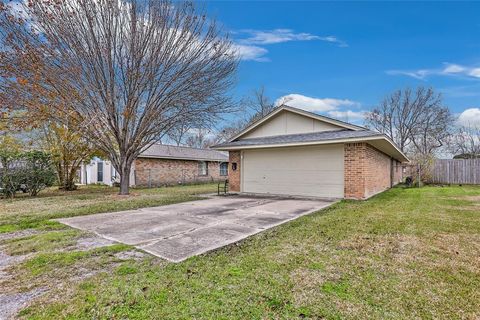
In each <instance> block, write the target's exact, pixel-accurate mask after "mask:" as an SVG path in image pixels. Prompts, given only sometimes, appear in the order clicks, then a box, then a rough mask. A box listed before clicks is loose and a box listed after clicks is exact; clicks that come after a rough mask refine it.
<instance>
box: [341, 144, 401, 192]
mask: <svg viewBox="0 0 480 320" xmlns="http://www.w3.org/2000/svg"><path fill="white" fill-rule="evenodd" d="M344 161H345V169H344V170H345V172H344V176H345V178H344V180H345V181H344V183H345V195H344V196H345V198H347V199H366V198H368V197H371V196H373V195H374V194H376V193H379V192H382V191H384V190H386V189H388V188H390V186H391V185H392V176H391V175H392V172H391V170H390V168H391V165H392V160H391V158H390V157H389V156H387V155H386V154H384V153H383V152H381V151H379V150H377V149H375V148H374V147H372V146H370V145H369V144H367V143H346V144H345V159H344ZM394 163H395V161H394ZM393 175H394V177H393V182H394V183H393V184H396V183H398V182H399V181H400V180H401V167H399V169H398V172H395V166H394V172H393Z"/></svg>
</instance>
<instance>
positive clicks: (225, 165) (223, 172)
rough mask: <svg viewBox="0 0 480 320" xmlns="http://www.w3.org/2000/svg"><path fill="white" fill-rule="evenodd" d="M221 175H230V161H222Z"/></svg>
mask: <svg viewBox="0 0 480 320" xmlns="http://www.w3.org/2000/svg"><path fill="white" fill-rule="evenodd" d="M220 175H221V176H228V162H222V163H220Z"/></svg>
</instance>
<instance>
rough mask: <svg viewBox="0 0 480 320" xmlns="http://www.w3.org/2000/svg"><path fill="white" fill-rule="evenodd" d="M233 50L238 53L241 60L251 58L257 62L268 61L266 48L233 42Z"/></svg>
mask: <svg viewBox="0 0 480 320" xmlns="http://www.w3.org/2000/svg"><path fill="white" fill-rule="evenodd" d="M233 50H235V52H236V53H237V54H238V56H239V57H240V59H241V60H252V61H257V62H266V61H270V60H269V59H268V58H267V57H265V55H266V54H267V53H268V50H267V49H265V48H262V47H258V46H251V45H243V44H234V45H233Z"/></svg>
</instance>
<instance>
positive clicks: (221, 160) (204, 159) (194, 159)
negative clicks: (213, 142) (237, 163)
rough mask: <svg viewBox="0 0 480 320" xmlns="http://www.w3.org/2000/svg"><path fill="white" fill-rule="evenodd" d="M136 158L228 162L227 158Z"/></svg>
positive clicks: (148, 156)
mask: <svg viewBox="0 0 480 320" xmlns="http://www.w3.org/2000/svg"><path fill="white" fill-rule="evenodd" d="M137 158H149V159H166V160H189V161H217V162H225V161H228V157H227V158H225V159H212V158H200V157H198V158H189V157H167V156H150V155H139V156H138V157H137Z"/></svg>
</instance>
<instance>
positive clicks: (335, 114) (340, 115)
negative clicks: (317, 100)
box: [327, 110, 366, 122]
mask: <svg viewBox="0 0 480 320" xmlns="http://www.w3.org/2000/svg"><path fill="white" fill-rule="evenodd" d="M327 114H328V115H329V116H330V117H332V118H336V119H341V120H344V121H347V122H350V121H358V120H363V119H365V114H366V111H352V110H346V111H338V110H333V111H328V112H327Z"/></svg>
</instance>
